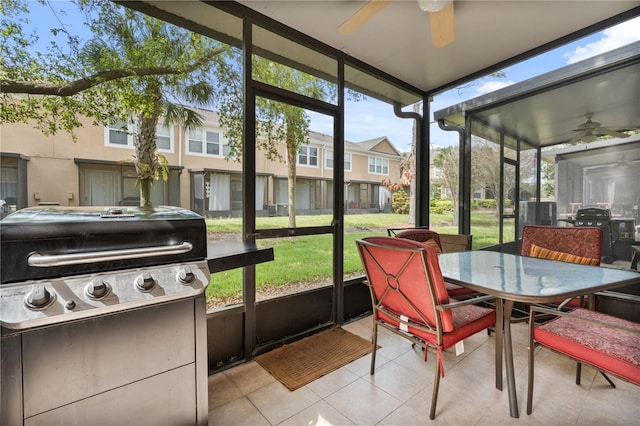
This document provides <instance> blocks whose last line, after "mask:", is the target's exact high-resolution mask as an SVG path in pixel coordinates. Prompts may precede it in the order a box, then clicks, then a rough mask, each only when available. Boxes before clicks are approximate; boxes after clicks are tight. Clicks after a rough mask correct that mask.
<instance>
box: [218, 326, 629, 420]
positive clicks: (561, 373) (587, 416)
mask: <svg viewBox="0 0 640 426" xmlns="http://www.w3.org/2000/svg"><path fill="white" fill-rule="evenodd" d="M344 328H345V329H346V330H349V331H351V332H352V333H355V334H358V335H360V336H362V337H365V338H367V339H370V335H371V318H370V317H367V318H363V319H360V320H358V321H355V322H352V323H349V324H346V325H344ZM512 330H513V342H514V358H515V371H516V384H517V393H518V403H519V408H520V418H519V419H514V418H512V417H510V416H509V404H508V395H507V391H506V383H505V390H504V391H502V392H501V391H499V390H497V389H496V388H495V375H494V352H495V351H494V348H495V346H494V342H495V339H494V337H493V336H488V335H487V334H486V333H485V332H483V333H478V334H476V335H475V336H472V337H471V338H469V339H467V340H465V342H464V350H465V351H464V353H463V354H461V355H460V356H456V355H455V351H453V350H450V351H447V352H446V353H445V373H446V376H445V377H444V378H443V379H442V380H441V381H440V392H439V395H438V405H437V410H436V418H435V420H433V421H431V420H429V407H430V402H431V390H432V382H433V375H434V365H435V360H436V359H437V357H436V354H435V353H432V352H430V353H429V359H428V362H426V363H425V362H423V361H422V353H421V352H420V349H419V348H417V349H412V348H411V344H410V343H409V342H408V341H407V340H405V339H402V338H400V337H399V336H396V335H394V334H393V333H390V332H388V331H386V330H382V329H381V331H380V335H379V338H378V342H379V344H380V345H381V346H382V348H381V349H379V350H378V353H377V357H376V373H375V375H373V376H371V375H369V363H370V361H371V355H367V356H365V357H363V358H360V359H359V360H356V361H354V362H352V363H350V364H348V365H346V366H344V367H342V368H341V369H339V370H337V371H334V372H333V373H330V374H328V375H326V376H324V377H322V378H320V379H318V380H316V381H314V382H312V383H310V384H308V385H306V386H304V387H302V388H300V389H298V390H296V391H295V392H290V391H289V390H288V389H287V388H286V387H284V385H282V384H281V383H280V382H278V381H277V380H275V379H274V378H273V377H272V376H271V375H270V374H269V373H267V372H266V371H265V370H263V369H262V367H260V366H259V365H258V364H257V363H255V362H253V361H252V362H248V363H245V364H242V365H240V366H237V367H234V368H232V369H229V370H226V371H223V372H220V373H217V374H215V375H212V376H210V377H209V410H210V411H209V424H210V425H252V426H253V425H301V426H302V425H428V424H432V423H433V424H451V425H505V424H507V425H508V424H539V425H640V387H637V386H634V385H631V384H629V383H627V382H624V381H622V380H619V379H617V378H613V380H614V382H615V383H616V386H617V388H616V389H613V388H611V387H610V386H609V385H608V384H607V382H606V381H605V379H604V378H603V377H601V376H600V375H599V374H597V373H596V371H595V370H594V369H592V368H590V367H583V370H582V385H580V386H576V385H575V382H574V380H575V363H574V362H572V361H571V360H569V359H568V358H565V357H562V356H560V355H557V354H555V353H552V352H550V351H548V350H546V349H542V348H538V352H537V354H536V376H535V379H536V382H535V389H534V399H533V403H534V405H533V413H532V414H531V415H530V416H528V415H527V414H526V387H527V326H526V324H524V323H520V324H514V325H513V327H512ZM505 380H506V378H505Z"/></svg>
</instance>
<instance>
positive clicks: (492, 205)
mask: <svg viewBox="0 0 640 426" xmlns="http://www.w3.org/2000/svg"><path fill="white" fill-rule="evenodd" d="M474 204H475V205H476V208H477V209H485V210H495V209H497V208H498V203H497V201H496V200H494V199H486V198H485V199H483V198H478V199H477V200H473V202H472V206H473V205H474ZM472 208H473V207H472Z"/></svg>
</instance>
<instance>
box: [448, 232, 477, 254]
mask: <svg viewBox="0 0 640 426" xmlns="http://www.w3.org/2000/svg"><path fill="white" fill-rule="evenodd" d="M472 239H473V236H472V235H471V234H440V244H441V245H442V252H443V253H456V252H459V251H465V250H471V247H472V246H471V242H472Z"/></svg>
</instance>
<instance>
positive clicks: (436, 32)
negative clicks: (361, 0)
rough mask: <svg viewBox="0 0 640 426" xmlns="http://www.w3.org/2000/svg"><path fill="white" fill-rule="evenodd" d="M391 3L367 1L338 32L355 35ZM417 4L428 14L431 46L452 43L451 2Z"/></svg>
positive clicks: (422, 1) (420, 0)
mask: <svg viewBox="0 0 640 426" xmlns="http://www.w3.org/2000/svg"><path fill="white" fill-rule="evenodd" d="M392 1H393V0H369V1H368V2H367V3H366V4H365V5H364V6H362V7H361V8H360V9H358V10H357V11H356V12H355V13H354V14H353V15H351V16H350V17H349V18H348V19H347V20H346V21H344V22H343V23H342V25H340V27H338V32H339V33H340V34H342V35H350V34H353V33H355V32H356V31H357V30H358V29H359V28H360V27H361V26H363V25H364V24H366V23H367V22H368V21H369V20H370V19H371V18H373V17H374V16H375V15H377V14H378V13H379V12H381V11H382V10H383V9H384V8H385V7H387V6H389V4H390V3H391V2H392ZM417 2H418V6H419V7H420V9H422V10H423V11H425V12H428V13H429V25H430V27H431V44H432V46H433V47H435V48H441V47H445V46H447V45H449V44H451V43H453V42H454V40H455V39H456V30H455V17H454V15H453V0H417Z"/></svg>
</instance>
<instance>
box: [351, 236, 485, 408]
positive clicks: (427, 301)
mask: <svg viewBox="0 0 640 426" xmlns="http://www.w3.org/2000/svg"><path fill="white" fill-rule="evenodd" d="M356 244H357V247H358V251H359V253H360V258H361V259H362V263H363V265H364V268H365V272H366V276H367V284H368V285H369V289H370V292H371V303H372V307H373V335H372V345H373V352H372V355H371V371H370V373H371V374H372V375H373V374H374V372H375V361H376V347H377V339H378V326H381V327H384V328H386V329H388V330H390V331H392V332H394V333H396V334H398V335H400V336H402V337H404V338H406V339H408V340H409V341H411V342H412V343H414V344H415V345H418V346H420V347H422V348H423V349H424V360H425V362H426V360H427V353H428V351H427V348H428V347H432V348H435V349H436V350H437V353H438V362H437V364H436V368H435V378H434V382H433V393H432V397H431V411H430V414H429V418H430V419H434V418H435V413H436V403H437V399H438V387H439V385H440V377H444V362H443V354H442V352H443V351H444V350H445V349H447V348H450V347H452V346H454V345H455V344H457V343H458V342H460V341H462V340H463V339H465V338H467V337H469V336H471V335H473V334H476V333H478V332H480V331H482V330H485V329H487V328H488V327H491V326H492V325H494V324H495V321H496V313H495V311H494V310H493V309H489V308H485V307H480V306H477V304H478V303H480V302H483V301H487V300H489V299H492V298H491V297H489V296H481V297H477V298H473V299H467V300H464V301H461V302H458V301H455V300H454V299H449V295H448V293H447V290H446V288H445V285H444V280H443V278H442V274H441V273H440V268H439V265H438V255H437V253H436V250H435V249H434V248H432V247H429V246H425V245H423V244H421V243H419V242H416V241H411V240H407V239H403V238H394V237H367V238H364V239H363V240H357V241H356Z"/></svg>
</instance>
